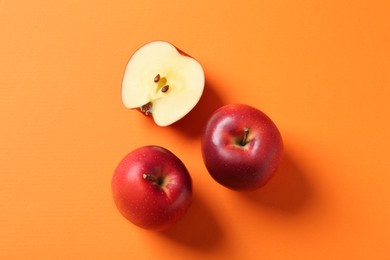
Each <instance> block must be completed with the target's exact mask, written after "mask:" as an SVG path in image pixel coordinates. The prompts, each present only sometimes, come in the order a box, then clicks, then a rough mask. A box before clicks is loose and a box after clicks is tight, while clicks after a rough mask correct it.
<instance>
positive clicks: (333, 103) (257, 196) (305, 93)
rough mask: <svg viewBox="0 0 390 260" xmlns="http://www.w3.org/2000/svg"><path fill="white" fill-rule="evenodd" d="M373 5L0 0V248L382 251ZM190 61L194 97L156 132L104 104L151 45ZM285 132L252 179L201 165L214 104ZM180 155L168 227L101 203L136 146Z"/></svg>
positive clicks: (383, 56) (383, 202) (107, 253)
mask: <svg viewBox="0 0 390 260" xmlns="http://www.w3.org/2000/svg"><path fill="white" fill-rule="evenodd" d="M389 11H390V2H389V1H386V0H383V1H380V0H358V1H336V0H330V1H325V0H324V1H322V0H321V1H309V0H306V1H305V0H299V1H280V0H276V1H262V0H260V1H255V0H253V1H205V0H204V1H203V0H201V1H178V0H176V1H151V0H126V1H125V0H110V1H102V0H98V1H91V0H86V1H79V0H69V1H59V0H53V1H45V0H36V1H30V0H18V1H12V0H3V1H0V123H1V126H0V160H1V161H0V207H1V211H0V232H1V233H0V234H1V236H0V258H1V259H184V258H183V257H184V256H185V257H186V258H185V259H347V258H348V259H390V253H389V251H388V250H389V240H390V224H389V219H390V208H389V205H390V192H389V188H388V187H389V184H390V159H389V155H390V136H389V133H390V120H389V115H390V105H389V97H390V73H389V68H390V50H389V46H390V34H389V32H390V18H389V17H390V16H389ZM160 39H161V40H167V41H170V42H172V43H173V44H175V45H176V46H177V47H179V48H181V49H182V50H184V51H185V52H187V53H189V54H191V55H192V56H194V57H195V58H197V59H198V60H199V61H200V62H201V63H202V65H203V67H204V69H205V72H206V78H207V80H206V81H207V84H206V89H205V92H204V95H203V97H202V99H201V101H200V103H199V104H198V106H197V107H196V108H195V109H194V110H193V111H192V112H191V113H190V114H189V115H188V116H187V117H186V118H184V119H183V120H181V121H180V122H179V123H177V124H174V125H172V126H169V127H165V128H161V127H158V126H156V125H154V123H153V122H152V121H151V120H150V119H148V118H145V117H143V116H142V115H141V114H140V113H137V112H136V111H132V110H127V109H125V108H124V106H123V105H122V103H121V99H120V89H121V81H122V77H123V72H124V68H125V66H126V63H127V61H128V59H129V58H130V56H131V54H132V53H133V52H134V51H135V50H136V49H137V48H138V47H140V46H141V45H142V44H144V43H146V42H149V41H152V40H160ZM237 102H240V103H246V104H250V105H252V106H255V107H257V108H259V109H261V110H263V111H264V112H265V113H267V114H268V115H269V116H270V117H271V118H272V119H273V120H274V122H275V123H276V124H277V125H278V127H279V129H280V131H281V133H282V136H283V138H284V142H285V158H284V160H283V164H282V166H281V168H280V170H279V171H278V173H277V175H276V176H275V177H274V178H273V179H272V180H271V182H270V183H269V184H268V185H267V186H266V187H264V188H263V189H261V190H258V191H256V192H251V193H238V192H233V191H230V190H227V189H225V188H223V187H221V186H220V185H218V184H217V183H216V182H214V181H213V180H212V179H211V177H210V176H209V175H208V173H207V171H206V169H205V166H204V165H203V161H202V158H201V153H200V135H201V131H202V128H203V126H204V124H205V122H206V120H207V118H208V116H209V115H210V114H211V113H212V111H214V110H215V109H216V108H218V107H220V106H221V105H223V104H228V103H237ZM147 144H156V145H161V146H164V147H166V148H168V149H169V150H171V151H172V152H174V153H175V154H176V155H177V156H178V157H180V158H181V159H182V160H183V162H184V163H185V164H186V166H187V167H188V169H189V171H190V173H191V175H192V178H193V184H194V202H193V205H192V207H191V209H190V210H189V212H188V214H187V215H186V216H185V218H184V219H182V221H180V222H179V223H178V224H177V225H176V226H175V227H174V228H173V229H172V230H170V231H168V232H164V233H155V232H150V231H145V230H142V229H139V228H137V227H135V226H133V225H132V224H131V223H129V222H128V221H126V220H125V219H124V218H123V217H122V216H121V215H120V214H119V212H118V211H117V209H116V208H115V206H114V203H113V201H112V197H111V190H110V182H111V176H112V173H113V170H114V168H115V167H116V164H117V163H118V162H119V160H120V159H122V158H123V156H124V155H125V154H127V153H128V152H130V151H131V150H133V149H135V148H136V147H139V146H142V145H147Z"/></svg>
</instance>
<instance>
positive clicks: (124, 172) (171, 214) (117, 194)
mask: <svg viewBox="0 0 390 260" xmlns="http://www.w3.org/2000/svg"><path fill="white" fill-rule="evenodd" d="M111 188H112V195H113V199H114V202H115V204H116V206H117V208H118V210H119V211H120V213H121V214H122V215H123V216H124V217H125V218H127V219H128V220H130V221H131V222H132V223H133V224H135V225H137V226H139V227H142V228H144V229H149V230H165V229H168V228H169V227H171V226H173V225H174V224H175V223H176V222H177V221H179V220H180V219H181V218H182V217H183V216H184V215H185V213H186V212H187V210H188V208H189V207H190V205H191V200H192V181H191V177H190V175H189V173H188V170H187V169H186V167H185V166H184V164H183V163H182V161H181V160H180V159H179V158H178V157H176V156H175V155H174V154H173V153H172V152H170V151H169V150H167V149H165V148H163V147H160V146H144V147H140V148H138V149H135V150H134V151H132V152H130V153H129V154H128V155H126V156H125V157H124V158H123V159H122V160H121V161H120V163H119V164H118V166H117V167H116V169H115V172H114V174H113V176H112V182H111Z"/></svg>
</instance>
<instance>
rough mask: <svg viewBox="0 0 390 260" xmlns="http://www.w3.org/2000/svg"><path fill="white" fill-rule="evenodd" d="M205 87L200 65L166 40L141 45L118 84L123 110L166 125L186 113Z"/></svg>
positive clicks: (198, 98)
mask: <svg viewBox="0 0 390 260" xmlns="http://www.w3.org/2000/svg"><path fill="white" fill-rule="evenodd" d="M204 84H205V76H204V71H203V68H202V66H201V64H200V63H199V62H198V61H197V60H195V59H194V58H192V57H191V56H189V55H187V54H186V53H184V52H183V51H181V50H179V49H178V48H176V47H175V46H174V45H172V44H171V43H169V42H166V41H153V42H150V43H147V44H145V45H143V46H142V47H141V48H139V49H138V50H137V51H136V52H135V53H134V54H133V55H132V57H131V58H130V60H129V62H128V64H127V66H126V70H125V74H124V77H123V82H122V101H123V104H124V106H125V107H126V108H129V109H138V110H139V111H141V112H142V113H144V114H145V115H147V116H152V117H153V119H154V121H155V123H156V124H157V125H159V126H167V125H170V124H173V123H174V122H176V121H178V120H179V119H181V118H182V117H184V116H185V115H186V114H188V113H189V112H190V111H191V110H192V109H193V108H194V107H195V105H196V104H197V103H198V101H199V100H200V98H201V96H202V93H203V89H204Z"/></svg>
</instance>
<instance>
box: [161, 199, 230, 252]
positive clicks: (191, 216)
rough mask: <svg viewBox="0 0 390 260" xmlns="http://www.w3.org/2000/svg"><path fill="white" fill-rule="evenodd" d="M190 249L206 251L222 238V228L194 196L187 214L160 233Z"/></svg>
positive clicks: (202, 203)
mask: <svg viewBox="0 0 390 260" xmlns="http://www.w3.org/2000/svg"><path fill="white" fill-rule="evenodd" d="M161 234H162V235H164V236H165V237H167V238H169V239H172V240H175V241H176V242H179V243H182V244H184V245H186V246H189V247H191V248H195V249H198V250H202V251H208V250H211V249H212V248H214V247H215V246H216V245H217V244H218V243H219V242H220V241H221V239H222V238H223V233H222V228H221V227H220V226H219V224H218V222H217V219H216V217H215V216H214V215H213V214H212V213H211V211H210V210H209V209H208V207H207V206H206V205H205V203H204V202H203V201H202V199H200V198H199V196H194V197H193V201H192V205H191V207H190V208H189V210H188V212H187V213H186V215H185V216H184V218H183V219H181V220H180V221H179V222H178V223H176V224H175V225H174V226H173V227H171V228H170V229H168V230H166V231H163V232H162V233H161Z"/></svg>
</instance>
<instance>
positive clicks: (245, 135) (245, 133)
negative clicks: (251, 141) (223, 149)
mask: <svg viewBox="0 0 390 260" xmlns="http://www.w3.org/2000/svg"><path fill="white" fill-rule="evenodd" d="M248 134H249V128H245V129H244V137H243V138H242V140H241V145H242V146H244V145H246V141H247V139H248Z"/></svg>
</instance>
